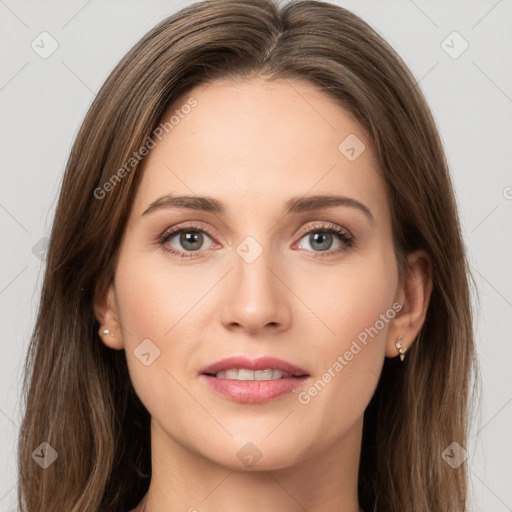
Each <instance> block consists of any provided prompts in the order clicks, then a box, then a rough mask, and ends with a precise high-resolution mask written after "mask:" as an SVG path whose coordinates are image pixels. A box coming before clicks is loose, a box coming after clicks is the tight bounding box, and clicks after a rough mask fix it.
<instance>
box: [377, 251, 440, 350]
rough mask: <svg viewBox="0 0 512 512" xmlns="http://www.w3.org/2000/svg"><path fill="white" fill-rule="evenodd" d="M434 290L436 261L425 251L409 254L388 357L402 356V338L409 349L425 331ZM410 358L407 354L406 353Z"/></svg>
mask: <svg viewBox="0 0 512 512" xmlns="http://www.w3.org/2000/svg"><path fill="white" fill-rule="evenodd" d="M431 293H432V261H431V259H430V256H429V255H428V254H427V252H426V251H424V250H417V251H414V252H412V253H410V254H409V255H408V256H407V270H406V275H405V277H404V279H403V282H402V283H400V285H399V287H398V289H397V295H396V298H395V300H396V301H397V302H398V303H400V304H401V305H402V309H401V310H400V312H399V313H398V314H397V315H396V316H395V318H393V320H392V323H391V326H390V329H389V336H390V337H389V339H388V340H387V342H386V356H387V357H396V356H397V355H399V352H398V349H397V348H396V346H395V343H396V341H397V339H398V337H399V336H401V337H402V347H403V348H404V349H406V350H407V349H409V348H410V347H411V345H412V344H413V343H414V340H415V339H416V336H417V335H418V333H419V332H420V330H421V327H422V326H423V323H424V322H425V317H426V314H427V309H428V305H429V302H430V296H431ZM406 357H407V356H406Z"/></svg>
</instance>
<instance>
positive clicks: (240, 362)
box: [199, 356, 309, 377]
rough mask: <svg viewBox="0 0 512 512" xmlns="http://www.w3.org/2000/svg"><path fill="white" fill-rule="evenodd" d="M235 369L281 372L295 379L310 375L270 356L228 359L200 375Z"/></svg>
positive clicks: (213, 364) (215, 364) (207, 367)
mask: <svg viewBox="0 0 512 512" xmlns="http://www.w3.org/2000/svg"><path fill="white" fill-rule="evenodd" d="M233 368H238V369H240V368H246V369H248V370H254V371H256V370H267V369H273V370H280V371H282V372H286V373H289V374H291V375H293V376H294V377H300V376H303V375H309V374H308V372H307V371H306V370H304V369H302V368H299V367H298V366H295V365H294V364H292V363H289V362H287V361H283V360H282V359H277V358H276V357H270V356H264V357H258V358H257V359H251V358H250V357H245V356H233V357H228V358H226V359H222V360H220V361H217V362H215V363H212V364H210V365H208V366H205V367H204V368H202V369H201V370H200V372H199V373H202V374H212V375H215V374H216V373H218V372H223V371H226V370H231V369H233Z"/></svg>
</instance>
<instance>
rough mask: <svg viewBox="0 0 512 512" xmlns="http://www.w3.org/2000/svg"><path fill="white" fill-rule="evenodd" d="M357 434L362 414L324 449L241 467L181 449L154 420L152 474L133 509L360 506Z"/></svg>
mask: <svg viewBox="0 0 512 512" xmlns="http://www.w3.org/2000/svg"><path fill="white" fill-rule="evenodd" d="M361 434H362V418H361V420H360V421H358V422H357V423H356V424H355V425H354V426H353V428H352V429H351V430H350V431H349V432H347V433H346V434H345V435H344V436H343V438H340V439H338V440H336V441H335V442H334V443H333V444H332V445H330V446H329V447H328V449H325V450H324V451H323V452H321V453H316V454H314V455H312V456H310V457H309V458H305V459H303V460H301V461H299V462H296V463H295V464H293V465H292V466H288V467H285V468H278V469H261V470H255V469H249V470H242V471H241V470H240V469H237V468H233V467H226V466H222V465H219V464H216V463H215V462H213V461H212V460H209V459H206V458H204V457H203V456H201V455H200V454H198V453H195V452H193V451H192V450H187V449H185V448H184V447H183V446H182V445H180V444H179V443H178V442H176V441H175V440H174V439H172V438H170V437H169V436H168V435H167V434H166V433H165V432H164V431H162V430H161V428H160V427H159V426H158V424H156V422H154V421H152V424H151V451H152V479H151V484H150V487H149V491H148V494H147V495H146V497H145V498H144V499H143V501H142V502H141V504H140V505H139V507H137V509H136V512H143V511H144V512H164V511H165V512H168V511H170V510H183V511H187V512H199V511H200V512H215V511H218V510H224V511H226V512H236V511H240V510H244V512H259V511H261V510H286V511H287V512H304V510H307V511H308V512H320V511H325V510H340V511H343V512H360V511H361V509H360V507H359V504H358V497H357V476H358V469H359V455H360V448H361ZM258 466H259V464H258Z"/></svg>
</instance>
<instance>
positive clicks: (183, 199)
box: [142, 193, 375, 224]
mask: <svg viewBox="0 0 512 512" xmlns="http://www.w3.org/2000/svg"><path fill="white" fill-rule="evenodd" d="M333 206H346V207H350V208H356V209H358V210H359V211H361V212H362V213H364V214H365V216H366V217H367V218H368V220H369V221H370V222H371V223H372V224H374V223H375V219H374V217H373V215H372V212H371V211H370V209H369V208H368V207H367V206H366V205H364V204H363V203H361V202H360V201H357V200H356V199H353V198H351V197H346V196H339V195H315V196H302V197H292V198H290V199H289V200H288V201H286V203H285V205H284V212H285V214H288V213H303V212H309V211H313V210H319V209H322V208H332V207H333ZM161 208H187V209H190V210H200V211H204V212H210V213H215V214H219V215H224V214H225V212H226V209H225V207H224V205H223V204H222V203H221V202H220V201H218V200H217V199H214V198H213V197H209V196H176V195H174V194H172V193H171V194H167V195H165V196H162V197H159V198H158V199H156V200H155V201H153V202H152V203H151V204H150V205H149V206H148V207H147V208H146V210H145V211H144V212H143V213H142V215H143V216H144V215H147V214H148V213H151V212H153V211H155V210H159V209H161Z"/></svg>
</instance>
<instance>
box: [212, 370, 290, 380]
mask: <svg viewBox="0 0 512 512" xmlns="http://www.w3.org/2000/svg"><path fill="white" fill-rule="evenodd" d="M215 377H217V378H218V379H232V380H276V379H285V378H288V377H291V375H290V374H289V373H286V372H282V371H281V370H273V369H270V368H269V369H268V370H256V371H254V370H247V369H245V368H240V369H238V368H233V369H231V370H226V371H224V372H218V373H217V374H216V375H215Z"/></svg>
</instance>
